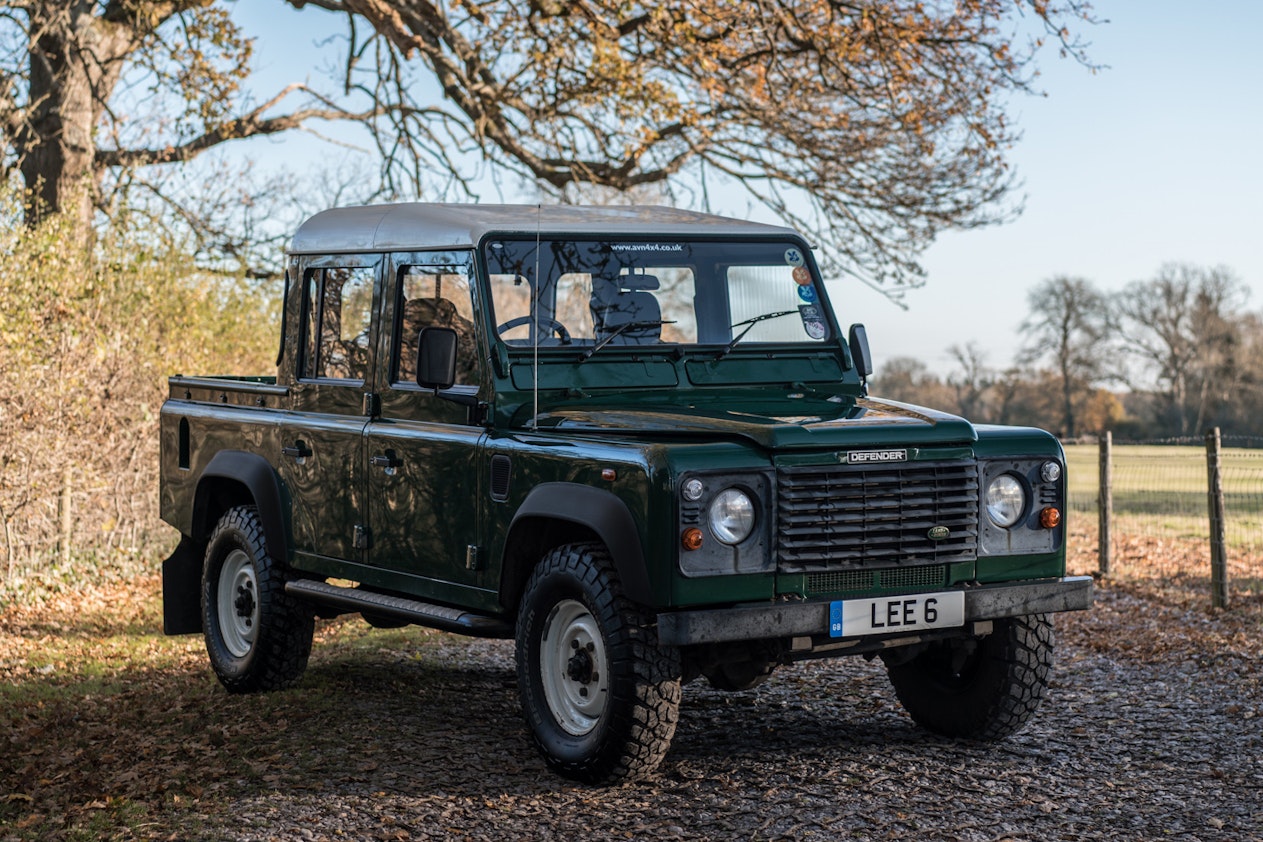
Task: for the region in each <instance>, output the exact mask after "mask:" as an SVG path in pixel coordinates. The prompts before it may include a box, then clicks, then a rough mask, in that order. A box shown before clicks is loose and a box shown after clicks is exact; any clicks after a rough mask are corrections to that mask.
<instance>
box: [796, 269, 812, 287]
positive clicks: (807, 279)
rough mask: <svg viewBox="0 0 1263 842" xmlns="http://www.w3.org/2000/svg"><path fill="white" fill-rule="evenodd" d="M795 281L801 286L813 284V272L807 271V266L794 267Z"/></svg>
mask: <svg viewBox="0 0 1263 842" xmlns="http://www.w3.org/2000/svg"><path fill="white" fill-rule="evenodd" d="M794 283H796V284H798V285H799V286H800V287H805V286H808V285H810V284H811V273H810V272H808V271H807V267H806V266H798V267H796V268H795V269H794Z"/></svg>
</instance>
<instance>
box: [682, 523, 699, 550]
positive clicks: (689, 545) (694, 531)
mask: <svg viewBox="0 0 1263 842" xmlns="http://www.w3.org/2000/svg"><path fill="white" fill-rule="evenodd" d="M680 543H681V544H683V545H684V549H686V550H700V549H701V548H702V530H700V529H698V528H697V527H696V526H690V527H689V528H688V529H686V530H684V534H682V535H681V536H680Z"/></svg>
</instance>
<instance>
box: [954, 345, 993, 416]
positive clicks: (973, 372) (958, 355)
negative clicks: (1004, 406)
mask: <svg viewBox="0 0 1263 842" xmlns="http://www.w3.org/2000/svg"><path fill="white" fill-rule="evenodd" d="M947 352H948V353H949V354H951V355H952V359H954V360H955V361H956V365H957V370H956V371H955V372H954V373H952V374H950V375H948V377H947V385H949V386H951V387H952V388H953V389H955V390H956V405H957V406H958V407H960V413H961V414H962V415H964V416H965V417H966V418H974V419H981V418H982V417H984V415H986V403H987V397H988V393H989V392H990V391H991V388H992V386H993V385H994V383H995V375H994V373H993V372H992V371H991V369H990V368H988V367H987V355H986V352H985V351H983V350H982V348H981V347H980V346H979V345H978V343H977V342H968V343H966V344H965V345H963V346H961V345H953V346H952V347H950V348H948V349H947Z"/></svg>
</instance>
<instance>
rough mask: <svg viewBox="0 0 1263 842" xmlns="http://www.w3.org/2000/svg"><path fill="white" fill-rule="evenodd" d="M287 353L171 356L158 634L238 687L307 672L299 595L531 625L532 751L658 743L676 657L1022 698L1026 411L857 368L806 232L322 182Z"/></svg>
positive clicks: (623, 768) (1025, 698) (1037, 495)
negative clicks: (849, 669) (248, 371)
mask: <svg viewBox="0 0 1263 842" xmlns="http://www.w3.org/2000/svg"><path fill="white" fill-rule="evenodd" d="M285 277H286V288H285V295H284V308H283V318H282V335H281V351H280V357H279V360H278V368H277V375H276V376H275V377H187V376H176V377H172V378H171V381H170V398H169V400H168V401H167V402H166V403H165V404H164V406H163V408H162V425H161V438H162V475H161V508H162V516H163V518H164V519H165V520H166V521H167V522H168V523H170V524H171V525H172V526H174V527H175V528H176V529H178V530H179V532H180V534H181V540H180V543H179V546H178V547H177V548H176V550H175V551H174V552H173V554H172V555H171V557H170V558H168V559H167V560H166V561H165V562H164V564H163V595H164V603H165V615H164V624H165V629H166V631H167V633H169V634H183V633H194V632H201V633H202V634H203V635H204V636H205V639H206V648H207V652H208V653H209V656H210V661H211V665H212V667H213V668H214V670H215V673H216V674H217V675H218V677H219V679H220V681H221V682H222V683H223V685H224V686H225V687H226V688H227V689H228V690H229V691H231V692H253V691H260V690H272V689H276V688H280V687H285V686H287V685H290V684H293V683H294V682H296V681H297V680H298V679H299V678H300V676H301V675H302V673H303V670H304V668H305V667H306V664H307V659H308V655H309V653H310V650H311V643H312V630H313V622H314V617H316V616H320V617H333V616H336V615H338V614H345V613H359V614H361V615H362V616H363V618H364V619H365V620H367V621H368V622H369V623H371V624H373V625H375V626H397V625H403V624H407V623H417V624H421V625H425V626H431V627H435V628H439V629H443V630H446V631H451V632H457V633H463V634H470V635H481V636H488V637H505V638H508V637H512V638H514V639H515V641H516V653H517V683H518V688H519V691H520V694H521V701H522V708H523V712H524V714H525V718H526V722H527V724H528V727H529V729H530V731H531V733H532V734H533V736H534V740H535V742H536V744H537V745H538V747H539V749H540V751H541V752H542V754H543V756H544V758H545V760H546V761H547V763H548V765H550V766H551V767H552V768H553V769H555V770H556V771H558V772H560V773H561V774H563V775H566V776H569V777H572V778H575V779H578V780H582V781H588V782H594V783H605V782H611V781H615V780H619V779H625V778H629V777H631V778H634V777H639V776H643V775H646V774H648V773H650V772H652V771H653V770H654V769H655V768H656V767H657V765H658V764H659V763H660V762H661V760H662V758H663V756H664V755H665V753H666V752H667V749H668V746H669V744H670V741H671V738H672V735H673V733H674V731H675V727H676V721H677V713H678V708H679V704H680V697H681V686H682V685H683V684H685V683H686V682H688V681H691V680H694V679H697V678H699V677H703V676H704V677H705V678H706V679H707V680H708V681H709V682H710V683H711V684H712V685H713V686H714V687H716V688H719V689H721V690H732V691H740V690H746V689H749V688H752V687H754V686H756V685H758V684H759V683H760V682H762V681H764V680H765V679H766V678H767V677H768V676H769V675H771V673H772V672H773V670H775V669H776V668H777V667H779V666H783V665H788V664H791V663H793V662H795V661H800V660H803V659H808V658H823V657H833V656H840V655H865V656H867V657H870V658H871V657H874V656H879V657H880V658H881V659H882V660H883V661H884V662H885V664H886V667H887V670H888V672H889V675H890V680H891V683H892V684H893V686H894V690H895V693H896V694H897V696H898V698H899V700H900V701H901V703H902V704H903V706H904V708H905V709H906V710H907V711H908V713H909V714H910V715H911V717H912V718H913V719H914V720H915V721H916V722H918V723H920V724H921V725H923V726H924V727H926V728H928V729H930V730H932V731H934V732H937V733H939V734H944V735H949V736H957V737H964V738H974V739H998V738H1002V737H1004V736H1006V735H1008V734H1011V733H1013V732H1014V731H1016V730H1017V729H1019V728H1021V727H1022V726H1023V725H1024V724H1025V723H1026V722H1027V720H1028V719H1029V718H1030V717H1031V716H1032V714H1033V713H1034V711H1035V709H1036V707H1037V706H1038V704H1039V701H1040V699H1041V697H1042V695H1043V692H1044V689H1045V687H1046V686H1047V684H1048V680H1049V670H1050V668H1051V664H1052V649H1053V628H1052V619H1051V615H1052V614H1053V613H1054V612H1058V611H1068V610H1076V609H1084V608H1087V607H1089V606H1090V604H1091V602H1092V582H1091V579H1090V578H1086V577H1085V578H1067V577H1066V575H1065V572H1066V570H1065V535H1066V533H1065V526H1064V521H1063V514H1064V512H1065V505H1066V482H1065V476H1064V471H1065V459H1064V456H1063V453H1062V450H1061V447H1060V445H1059V444H1058V442H1057V440H1056V439H1055V438H1053V437H1052V436H1051V435H1049V434H1048V433H1045V432H1042V431H1040V430H1034V429H1024V428H1022V429H1019V428H1012V427H995V426H980V425H975V424H971V423H969V422H968V421H966V420H964V419H962V418H958V417H955V416H952V415H948V414H944V413H941V412H935V411H933V410H930V409H924V408H921V407H916V406H909V405H906V404H900V403H892V402H888V401H882V400H880V399H877V398H874V397H870V396H869V395H868V389H867V385H866V377H867V376H868V375H869V374H870V373H871V369H872V364H871V361H870V354H869V349H868V343H867V339H866V337H865V334H864V330H863V327H862V326H860V325H855V326H852V327H851V328H850V329H849V330H846V329H844V328H842V327H841V326H840V325H839V323H838V320H837V318H836V316H835V313H834V310H833V309H832V307H831V306H830V302H829V300H828V296H827V295H826V291H825V286H824V284H823V282H822V279H821V277H820V274H819V270H818V269H817V267H816V265H815V262H814V260H813V258H812V250H811V247H810V246H809V245H808V244H807V242H806V241H804V240H803V238H802V237H801V236H799V235H798V234H797V233H796V232H794V231H792V230H789V229H786V228H781V227H776V226H769V225H762V224H754V223H749V222H743V221H739V220H733V219H726V218H722V217H717V216H710V215H705V214H698V213H690V212H685V211H679V210H673V209H669V208H658V207H535V206H527V207H521V206H504V205H442V204H400V205H390V206H379V207H358V208H344V209H336V210H330V211H326V212H324V213H319V214H317V215H316V216H314V217H312V218H311V219H309V220H308V221H307V222H305V223H304V224H303V225H302V226H301V227H300V228H299V229H298V231H297V233H296V234H295V236H294V238H293V242H292V245H291V247H290V249H289V253H288V257H287V264H286V275H285Z"/></svg>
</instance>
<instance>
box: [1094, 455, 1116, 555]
mask: <svg viewBox="0 0 1263 842" xmlns="http://www.w3.org/2000/svg"><path fill="white" fill-rule="evenodd" d="M1113 449H1114V434H1113V433H1110V432H1105V433H1102V434H1101V439H1100V451H1101V453H1100V457H1101V487H1100V494H1099V496H1098V497H1097V517H1098V518H1099V520H1098V523H1099V526H1100V528H1099V530H1098V539H1097V570H1098V572H1099V573H1100V574H1101V575H1102V576H1108V575H1109V574H1110V549H1111V547H1112V543H1113V542H1112V539H1111V536H1110V521H1111V520H1112V519H1113V517H1114V469H1113V458H1114V457H1113V453H1112V451H1113Z"/></svg>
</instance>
